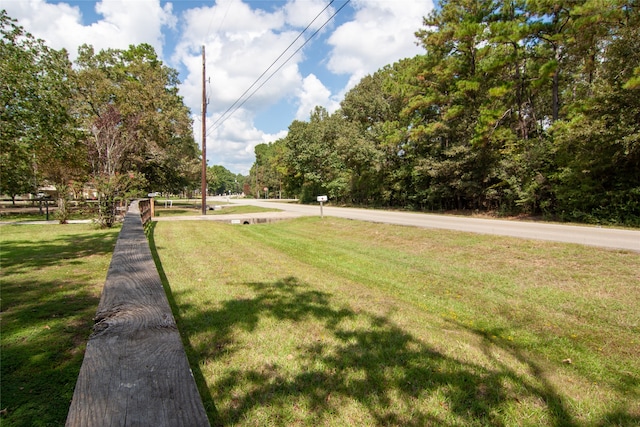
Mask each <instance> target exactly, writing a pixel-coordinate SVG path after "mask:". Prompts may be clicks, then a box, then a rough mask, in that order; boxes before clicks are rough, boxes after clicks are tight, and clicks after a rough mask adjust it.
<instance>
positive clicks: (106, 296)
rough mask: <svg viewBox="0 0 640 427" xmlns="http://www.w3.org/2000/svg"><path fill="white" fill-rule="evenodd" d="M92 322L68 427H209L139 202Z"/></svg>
mask: <svg viewBox="0 0 640 427" xmlns="http://www.w3.org/2000/svg"><path fill="white" fill-rule="evenodd" d="M94 320H95V325H94V328H93V329H94V330H93V334H92V335H91V337H90V338H89V342H88V343H87V349H86V353H85V356H84V360H83V362H82V367H81V368H80V374H79V376H78V380H77V383H76V388H75V390H74V393H73V399H72V401H71V406H70V408H69V413H68V415H67V422H66V425H67V426H69V427H75V426H91V427H99V426H153V427H162V426H209V421H208V419H207V416H206V412H205V410H204V405H203V403H202V399H201V397H200V395H199V394H198V390H197V387H196V384H195V380H194V378H193V375H192V372H191V369H190V368H189V363H188V361H187V356H186V353H185V351H184V347H183V346H182V342H181V340H180V335H179V333H178V329H177V327H176V323H175V320H174V318H173V315H172V313H171V308H170V306H169V302H168V300H167V296H166V294H165V292H164V289H163V287H162V282H161V279H160V275H159V274H158V271H157V269H156V266H155V264H154V262H153V258H152V256H151V250H150V248H149V243H148V241H147V238H146V236H145V234H144V229H143V227H142V220H141V217H140V211H139V208H138V203H137V202H134V203H132V205H131V207H130V208H129V211H128V212H127V213H126V215H125V219H124V224H123V226H122V230H121V231H120V234H119V236H118V240H117V242H116V246H115V249H114V252H113V256H112V259H111V264H110V266H109V271H108V273H107V278H106V281H105V284H104V289H103V291H102V296H101V298H100V303H99V305H98V311H97V313H96V317H95V319H94Z"/></svg>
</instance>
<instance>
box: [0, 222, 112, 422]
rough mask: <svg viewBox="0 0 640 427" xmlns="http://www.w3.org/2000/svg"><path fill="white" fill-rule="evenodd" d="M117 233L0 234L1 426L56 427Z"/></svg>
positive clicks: (33, 230) (59, 228) (35, 228)
mask: <svg viewBox="0 0 640 427" xmlns="http://www.w3.org/2000/svg"><path fill="white" fill-rule="evenodd" d="M118 232H119V229H112V230H96V229H95V228H94V227H93V226H91V225H84V224H80V225H76V224H73V225H19V226H2V227H0V265H1V268H2V274H1V276H0V289H1V296H2V300H1V302H2V311H1V315H2V317H1V325H2V334H1V341H0V342H1V353H0V358H1V359H0V365H1V369H2V379H1V392H0V400H1V402H0V410H2V418H0V424H1V425H2V426H6V427H9V426H25V427H26V426H61V425H64V422H65V419H66V417H67V411H68V410H69V404H70V403H71V397H72V396H73V389H74V387H75V383H76V379H77V377H78V373H79V371H80V365H81V364H82V358H83V356H84V349H85V346H86V342H87V339H88V338H89V334H90V333H91V327H92V326H93V321H92V319H93V316H94V315H95V313H96V309H97V306H98V302H99V298H100V292H101V290H102V286H103V284H104V280H105V278H106V275H107V269H108V266H109V262H110V260H111V253H112V251H113V247H114V245H115V241H116V238H117V234H118Z"/></svg>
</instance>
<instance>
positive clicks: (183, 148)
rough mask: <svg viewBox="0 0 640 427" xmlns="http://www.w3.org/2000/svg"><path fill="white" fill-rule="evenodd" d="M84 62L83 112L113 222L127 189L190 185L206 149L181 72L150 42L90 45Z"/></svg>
mask: <svg viewBox="0 0 640 427" xmlns="http://www.w3.org/2000/svg"><path fill="white" fill-rule="evenodd" d="M77 67H78V72H77V86H78V97H77V112H78V115H79V117H80V118H81V120H82V123H83V128H84V129H85V143H86V146H87V150H88V152H89V159H90V165H91V173H92V177H93V180H94V183H95V184H96V186H97V187H98V191H99V193H100V206H101V218H102V220H101V221H102V223H103V224H104V225H105V226H108V227H109V226H111V225H112V224H113V220H114V212H115V203H116V202H117V201H118V200H119V199H122V198H123V197H126V196H127V193H128V192H130V191H133V190H135V189H136V188H138V189H139V190H142V189H145V190H152V189H153V190H158V189H159V190H162V191H165V192H171V191H176V190H178V189H182V188H184V186H185V185H186V184H187V183H188V181H189V180H191V179H194V178H195V175H196V170H197V156H198V154H199V152H198V149H197V146H196V144H195V141H194V140H193V136H192V131H191V124H192V123H191V119H190V117H189V110H188V109H187V108H186V107H185V105H184V103H183V101H182V98H181V97H180V96H179V95H178V89H177V85H178V79H177V72H176V71H175V70H173V69H171V68H169V67H166V66H165V65H163V64H162V61H160V60H159V59H158V58H157V55H156V53H155V51H154V50H153V48H152V47H151V46H150V45H147V44H141V45H139V46H130V47H129V49H127V50H115V49H109V50H103V51H100V52H98V53H95V51H94V50H93V48H92V47H91V46H87V45H84V46H82V47H81V48H80V49H79V55H78V60H77ZM127 177H129V178H127ZM143 183H144V186H143V188H140V186H141V184H143ZM180 187H182V188H180ZM141 192H144V191H141Z"/></svg>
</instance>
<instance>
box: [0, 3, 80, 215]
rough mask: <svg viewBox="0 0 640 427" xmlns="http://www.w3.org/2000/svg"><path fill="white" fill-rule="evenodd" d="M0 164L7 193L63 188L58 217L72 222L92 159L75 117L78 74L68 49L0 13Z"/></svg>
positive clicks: (59, 198)
mask: <svg viewBox="0 0 640 427" xmlns="http://www.w3.org/2000/svg"><path fill="white" fill-rule="evenodd" d="M0 31H1V33H2V42H1V43H0V76H1V77H0V79H1V84H2V90H1V91H0V97H1V98H0V144H1V146H0V152H1V153H2V154H1V155H0V161H1V162H2V164H1V165H0V170H1V172H0V173H1V176H0V178H1V184H0V185H1V186H2V190H3V192H8V193H10V194H11V195H12V196H14V195H15V194H18V193H19V192H23V191H31V192H35V190H36V188H37V187H38V186H39V185H41V184H43V183H44V182H49V183H52V184H54V185H55V186H56V187H57V190H58V195H59V197H58V211H57V212H58V215H59V219H60V221H61V222H63V223H64V222H66V221H67V218H68V209H67V201H68V198H69V192H68V191H67V190H68V185H69V182H70V180H72V179H74V178H77V177H79V176H82V173H83V165H84V164H83V161H84V159H86V156H85V155H84V152H83V146H82V144H80V143H79V140H78V138H77V122H76V120H75V116H74V115H73V114H72V99H73V91H74V86H73V78H72V77H73V70H72V68H71V63H70V62H69V60H68V57H67V53H66V51H64V50H61V51H57V50H53V49H50V48H49V47H47V46H46V45H45V44H44V42H43V41H42V40H37V39H35V38H34V37H33V36H32V35H30V34H29V33H26V32H25V31H24V29H23V28H22V27H20V26H19V25H18V23H17V21H15V20H13V19H11V18H10V17H9V16H8V15H7V14H6V12H5V11H4V10H3V11H0Z"/></svg>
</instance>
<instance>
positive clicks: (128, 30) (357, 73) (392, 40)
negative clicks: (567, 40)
mask: <svg viewBox="0 0 640 427" xmlns="http://www.w3.org/2000/svg"><path fill="white" fill-rule="evenodd" d="M329 3H331V4H330V5H329V7H328V8H327V9H326V10H325V11H324V12H323V13H321V14H320V16H319V17H318V19H317V20H316V21H314V23H313V24H312V25H311V27H310V28H309V30H307V31H306V32H305V33H304V36H303V37H302V38H300V39H299V40H298V41H297V42H296V44H294V46H293V48H291V49H290V50H289V51H287V53H285V54H284V55H283V57H282V59H281V60H280V61H279V62H278V63H277V64H276V65H275V67H273V68H272V69H271V70H270V71H268V72H267V73H266V75H265V77H267V76H269V75H270V74H271V73H272V72H273V71H275V68H277V67H280V66H281V65H282V68H281V69H280V71H278V72H277V73H276V74H275V75H274V76H273V77H272V78H271V80H269V81H268V82H266V83H265V84H264V85H263V86H262V87H261V88H260V89H259V90H258V91H257V92H255V94H254V95H253V96H252V97H251V98H250V99H248V100H247V101H246V102H245V103H244V104H243V105H242V107H241V108H239V109H237V110H236V111H235V112H234V113H233V115H231V116H228V117H227V118H226V119H225V120H223V121H221V122H218V125H216V126H213V124H214V123H216V121H218V120H219V119H220V117H221V115H222V114H223V113H224V112H225V111H226V110H227V109H228V108H229V107H230V106H231V105H232V104H233V103H234V102H235V101H237V100H238V99H239V97H240V95H241V94H242V93H243V92H245V91H246V90H247V89H248V88H249V87H250V86H251V85H252V84H253V83H254V82H256V79H258V77H259V76H260V75H261V74H262V73H263V72H264V71H265V70H267V68H268V67H269V66H270V65H271V64H272V63H273V61H274V60H276V58H278V56H280V55H281V54H282V53H283V52H284V51H285V49H286V48H287V46H289V45H290V44H291V43H292V41H293V40H294V39H295V38H296V37H297V36H298V35H299V34H300V32H301V31H302V30H303V29H304V28H305V27H306V26H307V25H309V24H310V23H311V22H312V20H313V19H314V18H315V17H316V16H318V14H319V13H320V12H321V11H322V10H323V9H324V8H325V6H327V5H328V4H329ZM345 3H346V5H345ZM343 5H345V7H344V8H343V9H342V10H341V11H340V12H339V13H338V14H337V15H336V16H335V18H333V19H332V20H330V21H329V22H328V23H327V24H326V26H324V27H323V28H322V29H321V30H320V32H319V33H318V34H317V35H316V36H315V37H314V38H313V39H311V40H310V41H309V42H308V43H307V44H306V45H305V46H304V47H303V48H302V49H301V50H300V51H299V52H298V53H297V54H295V55H294V56H293V57H292V58H291V59H290V60H289V61H288V62H286V63H284V64H283V61H284V60H285V59H287V58H289V56H290V55H291V54H292V53H293V51H294V50H295V49H297V48H298V47H299V46H300V45H301V44H302V43H303V40H306V39H308V38H309V37H310V36H311V34H313V32H315V31H316V30H318V29H319V28H320V27H321V26H322V24H324V23H325V22H327V21H328V20H329V18H330V16H331V15H333V13H335V12H336V11H337V10H338V9H340V8H341V7H342V6H343ZM0 8H2V9H6V10H7V13H8V14H9V16H11V17H12V18H16V19H18V21H19V23H20V25H22V26H23V27H25V29H26V30H27V31H29V32H31V33H32V34H34V35H35V36H37V37H39V38H42V39H44V40H45V41H46V42H47V44H48V45H49V46H51V47H53V48H56V49H59V48H63V47H64V48H66V49H67V50H68V51H69V52H70V56H71V59H74V58H75V55H76V52H77V48H78V46H80V45H81V44H83V43H88V44H91V45H93V46H94V48H96V50H99V49H105V48H117V49H126V48H127V47H128V46H129V45H130V44H139V43H149V44H151V45H152V46H154V48H155V49H156V52H157V53H158V55H159V56H160V57H161V58H162V60H163V61H164V63H165V64H167V65H168V66H170V67H172V68H175V69H176V70H178V72H179V73H180V80H181V82H182V84H181V86H180V93H181V95H182V96H183V97H184V100H185V103H186V104H187V105H188V106H189V108H190V109H191V111H192V114H193V118H194V137H195V138H196V141H198V143H200V141H201V126H202V125H201V121H200V114H201V93H202V88H201V80H202V59H201V46H203V45H204V46H205V49H206V57H207V76H208V77H209V79H210V82H209V83H208V84H207V96H208V99H209V104H208V107H207V113H208V114H207V129H208V130H207V160H208V163H209V164H210V165H213V164H221V165H223V166H225V167H226V168H227V169H229V170H231V171H232V172H234V173H242V174H245V175H246V174H248V172H249V169H250V168H251V165H252V164H253V161H254V159H255V157H254V147H255V146H256V145H257V144H260V143H267V142H272V141H275V140H276V139H278V138H282V137H284V136H285V135H286V132H287V128H288V126H289V125H290V124H291V122H292V121H293V120H296V119H297V120H308V118H309V112H310V111H311V110H312V109H313V108H314V107H315V106H316V105H321V106H323V107H325V108H326V109H327V110H329V111H330V112H333V111H335V110H336V109H337V108H338V107H339V103H340V101H341V100H342V99H343V97H344V94H345V93H346V92H347V91H348V90H349V89H350V88H352V87H353V86H354V85H355V84H357V83H358V81H359V80H360V79H361V78H362V77H364V76H365V75H367V74H371V73H374V72H375V71H376V70H378V69H379V68H381V67H383V66H384V65H387V64H391V63H393V62H395V61H398V60H399V59H402V58H406V57H411V56H414V55H416V54H419V53H422V52H423V51H422V49H421V48H420V47H418V46H417V45H416V43H415V42H416V39H415V36H414V32H415V31H417V30H418V29H420V28H421V26H422V17H424V16H426V15H428V13H429V12H430V11H431V9H432V8H433V4H432V2H431V0H351V1H346V0H334V1H333V2H331V1H330V0H276V1H271V0H210V1H200V0H173V1H164V0H101V1H95V0H75V1H74V0H69V1H59V0H48V1H47V0H0ZM263 82H264V78H263V79H261V80H259V81H258V84H257V85H256V86H254V87H253V89H251V90H250V93H251V92H253V90H254V89H255V88H256V87H257V86H259V85H261V84H262V83H263Z"/></svg>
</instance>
